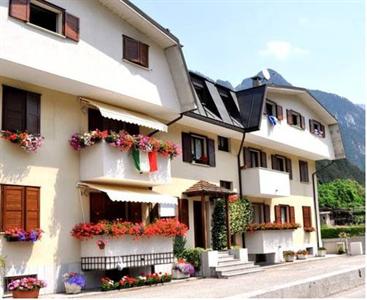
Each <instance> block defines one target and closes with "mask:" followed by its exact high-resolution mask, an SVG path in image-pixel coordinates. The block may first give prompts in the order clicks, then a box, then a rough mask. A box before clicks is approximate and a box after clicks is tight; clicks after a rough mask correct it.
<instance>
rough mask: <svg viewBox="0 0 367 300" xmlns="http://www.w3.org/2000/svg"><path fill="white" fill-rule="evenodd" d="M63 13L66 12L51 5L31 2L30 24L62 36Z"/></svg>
mask: <svg viewBox="0 0 367 300" xmlns="http://www.w3.org/2000/svg"><path fill="white" fill-rule="evenodd" d="M63 13H64V10H63V9H62V8H60V7H57V6H55V5H53V4H51V3H47V2H44V1H36V0H31V2H30V7H29V23H32V24H34V25H37V26H39V27H42V28H44V29H47V30H50V31H53V32H56V33H60V34H62V33H63V28H62V27H63V26H62V24H63Z"/></svg>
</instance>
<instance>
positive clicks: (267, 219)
mask: <svg viewBox="0 0 367 300" xmlns="http://www.w3.org/2000/svg"><path fill="white" fill-rule="evenodd" d="M264 222H265V223H270V205H267V204H264Z"/></svg>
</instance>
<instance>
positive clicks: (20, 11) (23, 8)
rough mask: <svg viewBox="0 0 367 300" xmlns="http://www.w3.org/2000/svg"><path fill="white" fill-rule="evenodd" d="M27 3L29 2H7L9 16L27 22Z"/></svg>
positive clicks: (28, 0) (22, 0) (24, 0)
mask: <svg viewBox="0 0 367 300" xmlns="http://www.w3.org/2000/svg"><path fill="white" fill-rule="evenodd" d="M29 3H30V0H9V16H11V17H13V18H16V19H18V20H22V21H24V22H28V21H29Z"/></svg>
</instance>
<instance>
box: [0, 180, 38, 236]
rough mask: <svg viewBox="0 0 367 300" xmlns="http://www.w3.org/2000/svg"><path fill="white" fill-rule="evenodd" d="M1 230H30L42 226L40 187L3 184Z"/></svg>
mask: <svg viewBox="0 0 367 300" xmlns="http://www.w3.org/2000/svg"><path fill="white" fill-rule="evenodd" d="M1 206H2V213H1V219H0V221H1V230H2V231H5V230H7V229H10V228H15V227H17V228H22V229H24V230H27V231H30V230H32V229H35V228H39V227H40V188H38V187H27V186H15V185H3V186H1Z"/></svg>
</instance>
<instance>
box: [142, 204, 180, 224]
mask: <svg viewBox="0 0 367 300" xmlns="http://www.w3.org/2000/svg"><path fill="white" fill-rule="evenodd" d="M152 205H153V208H152V209H151V210H150V212H149V221H150V223H153V222H154V221H156V220H157V219H159V204H158V203H152ZM178 205H180V204H178Z"/></svg>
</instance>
